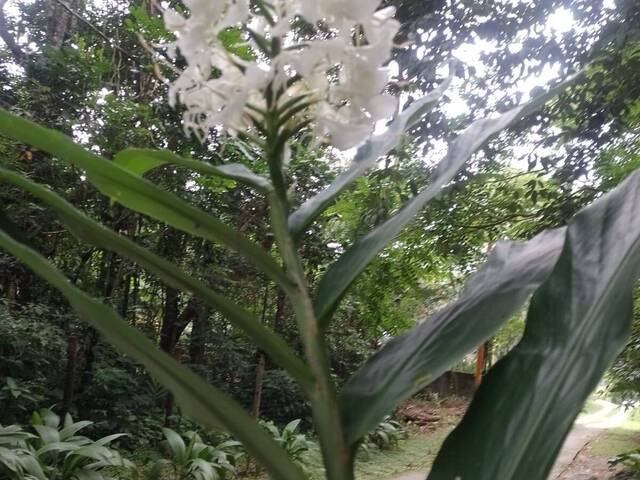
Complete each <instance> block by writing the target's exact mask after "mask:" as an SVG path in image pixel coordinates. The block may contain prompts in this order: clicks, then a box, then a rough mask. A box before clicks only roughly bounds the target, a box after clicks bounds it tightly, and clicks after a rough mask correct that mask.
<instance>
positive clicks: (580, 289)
mask: <svg viewBox="0 0 640 480" xmlns="http://www.w3.org/2000/svg"><path fill="white" fill-rule="evenodd" d="M638 208H640V172H635V173H634V174H633V175H632V176H631V177H630V178H629V179H628V180H627V181H626V182H625V183H623V184H622V185H621V186H620V187H618V188H617V189H616V190H614V191H613V192H611V193H609V194H607V195H605V196H604V197H601V198H600V199H599V200H597V201H596V202H595V203H594V204H592V205H591V206H590V207H587V208H586V209H584V210H582V211H581V212H579V213H578V214H577V215H576V216H575V217H574V219H573V220H572V221H571V222H570V225H569V229H568V231H567V241H566V243H565V246H564V249H563V251H562V254H561V256H560V259H559V261H558V263H557V265H556V267H555V268H554V271H553V272H552V274H551V275H550V276H549V278H548V279H547V280H546V281H545V282H544V284H543V285H542V286H541V287H540V288H539V289H538V291H537V292H536V293H535V295H534V296H533V299H532V301H531V307H530V309H529V315H528V318H527V327H526V330H525V334H524V336H523V339H522V341H521V342H520V344H519V345H518V346H517V347H516V348H515V349H514V350H512V351H511V352H510V353H509V354H508V355H507V356H506V357H505V358H503V359H502V360H501V361H500V362H498V364H496V366H495V367H494V368H493V369H491V371H490V372H489V374H488V375H487V376H486V377H485V380H484V382H483V384H482V385H481V387H480V389H479V390H478V393H477V394H476V397H475V398H474V401H473V402H472V405H471V407H470V408H469V411H468V412H467V415H465V417H464V418H463V420H462V422H461V423H460V425H459V426H458V427H457V428H456V429H455V430H454V431H453V432H452V434H451V435H450V436H449V437H448V438H447V440H446V441H445V444H444V445H443V447H442V450H441V451H440V453H439V455H438V457H437V458H436V462H435V464H434V467H433V470H432V472H431V474H430V475H429V479H430V480H440V479H442V480H444V479H450V478H453V477H456V476H460V477H462V478H470V477H469V475H471V472H473V473H472V477H473V478H474V479H478V480H488V479H495V478H505V479H512V478H513V479H515V478H528V479H531V480H544V479H546V478H547V475H548V473H549V471H550V470H551V468H552V466H553V463H554V460H555V457H556V455H557V453H558V451H559V450H560V447H561V446H562V442H563V441H564V438H565V436H566V434H567V433H568V431H569V429H570V428H571V424H572V423H573V421H574V419H575V417H576V416H577V415H578V413H579V411H580V409H581V407H582V405H583V404H584V402H585V401H586V399H587V397H588V395H589V394H590V393H591V391H592V390H593V389H594V388H595V387H596V386H597V384H598V382H599V380H600V378H601V377H602V375H603V374H604V372H605V370H606V368H607V367H608V365H609V364H610V363H611V362H612V361H613V360H614V359H615V357H616V356H617V354H618V353H619V352H620V351H621V350H622V348H623V347H624V345H625V343H626V341H627V339H628V336H629V333H630V327H631V320H632V306H633V289H634V286H635V281H636V280H637V278H638V275H639V274H640V222H639V221H638V217H637V211H638ZM523 375H524V376H526V377H527V378H526V381H522V377H523ZM489 419H491V421H489ZM481 438H482V441H480V439H481ZM487 445H491V448H492V449H494V451H500V452H501V455H489V456H487V455H486V454H487V451H486V448H487V447H486V446H487ZM462 450H464V452H465V455H464V459H463V461H458V462H455V463H456V464H455V465H454V462H451V461H450V460H451V458H453V456H454V455H456V454H459V453H460V452H461V451H462ZM457 458H459V459H461V458H462V457H457Z"/></svg>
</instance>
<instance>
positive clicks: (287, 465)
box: [0, 231, 304, 480]
mask: <svg viewBox="0 0 640 480" xmlns="http://www.w3.org/2000/svg"><path fill="white" fill-rule="evenodd" d="M0 246H1V247H2V248H4V249H5V250H6V251H8V252H9V253H11V254H12V255H13V256H15V257H17V258H18V259H19V260H21V261H22V262H23V263H25V264H26V265H27V266H29V267H30V268H31V269H32V270H33V271H35V272H36V273H37V274H38V275H39V276H40V277H42V278H43V279H44V280H46V281H47V282H49V283H50V284H51V285H53V286H54V287H55V288H57V289H58V290H59V291H60V292H61V293H62V294H63V295H64V296H65V297H66V298H67V300H68V301H69V302H70V303H71V305H72V306H73V308H74V310H75V311H76V312H77V313H78V315H79V316H80V317H81V318H82V319H83V320H84V321H85V322H87V323H88V324H90V325H91V326H93V327H94V328H96V329H97V330H98V331H99V332H100V333H101V334H102V335H103V336H104V337H105V339H106V340H107V341H108V342H109V343H111V344H112V345H113V346H114V347H116V348H117V349H119V350H120V351H121V352H122V353H124V354H126V355H129V356H130V357H131V358H132V359H134V360H136V361H137V362H140V363H141V364H142V365H144V367H145V368H146V369H147V371H148V372H149V373H150V374H151V375H152V376H153V377H154V378H156V379H157V380H158V381H159V382H160V383H161V384H163V385H164V386H165V387H167V388H168V389H169V390H171V392H172V393H173V394H174V395H175V397H176V400H177V401H178V403H179V404H180V406H181V408H182V410H183V411H184V413H185V414H187V415H188V416H190V417H191V418H193V419H194V420H195V421H197V422H199V423H200V424H201V425H202V426H203V427H205V428H219V427H222V428H224V429H225V430H227V431H228V432H230V433H231V434H232V435H234V436H235V437H236V438H237V439H238V440H240V441H241V442H242V443H243V444H244V446H245V447H246V449H247V451H248V452H250V453H251V455H253V456H254V457H255V458H256V459H257V460H258V461H259V462H260V463H261V464H262V465H263V466H264V467H265V468H266V469H267V471H269V472H270V474H272V475H273V476H274V477H275V478H278V479H282V480H302V479H303V478H304V475H303V473H302V472H301V470H300V469H299V467H297V466H296V465H295V464H294V463H293V462H292V461H291V460H290V459H289V457H288V456H287V454H286V452H285V451H284V450H283V449H282V448H281V447H280V446H279V445H278V444H277V443H275V442H274V441H273V440H272V439H271V438H270V437H269V435H268V434H267V433H266V432H264V430H263V429H262V428H261V427H260V426H259V425H258V424H257V423H256V422H255V421H254V420H253V418H251V416H249V415H248V414H247V413H246V412H245V411H244V409H242V407H240V406H239V405H238V404H237V403H235V402H234V401H233V400H231V399H230V398H229V397H227V396H226V395H225V394H224V393H222V392H220V391H219V390H217V389H216V388H214V387H212V386H211V385H209V384H208V383H206V382H205V381H203V380H202V379H201V378H200V377H199V376H197V375H196V374H195V373H193V372H192V371H191V370H189V369H188V368H187V367H185V366H184V365H181V364H180V363H178V362H177V361H176V360H174V359H173V358H171V357H170V356H169V355H167V354H166V353H165V352H162V351H161V350H159V349H158V348H157V347H156V346H155V345H154V344H153V343H152V342H151V341H150V340H149V339H148V338H147V337H145V336H144V335H143V334H142V333H140V332H139V331H138V330H136V329H135V328H133V327H131V326H129V325H128V324H127V323H126V322H125V321H123V320H122V319H121V318H120V317H119V316H118V315H117V314H116V313H115V312H114V311H113V310H112V309H110V308H109V307H107V306H106V305H104V304H103V303H101V302H99V301H98V300H96V299H94V298H91V297H89V296H88V295H86V294H85V293H84V292H82V291H81V290H79V289H78V288H77V287H75V286H74V285H73V284H72V283H71V282H70V281H69V280H68V279H67V278H66V277H65V276H64V275H62V274H61V273H60V272H59V271H58V270H56V269H55V267H53V266H52V265H51V264H50V263H49V262H48V261H47V260H46V259H45V258H43V257H42V256H41V255H40V254H38V253H37V252H35V251H33V250H32V249H30V248H28V247H26V246H24V245H22V244H20V243H18V242H16V241H15V240H14V239H12V238H11V237H9V236H8V235H7V234H6V233H5V232H3V231H0Z"/></svg>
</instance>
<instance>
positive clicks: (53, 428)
mask: <svg viewBox="0 0 640 480" xmlns="http://www.w3.org/2000/svg"><path fill="white" fill-rule="evenodd" d="M91 424H92V422H89V421H81V422H74V421H73V418H72V417H71V415H69V414H67V415H66V416H65V419H64V423H61V421H60V417H59V416H58V415H56V414H55V413H54V412H52V411H51V410H47V409H43V410H40V411H39V412H34V414H33V417H32V428H33V430H34V432H35V434H31V433H28V432H25V431H24V430H23V429H22V427H20V426H18V425H10V426H8V427H0V472H2V473H4V474H5V477H3V478H8V479H9V480H87V479H91V480H109V479H111V478H112V477H111V476H109V475H108V474H107V470H108V469H109V468H110V467H118V469H119V470H121V471H126V472H128V473H135V467H134V465H133V464H132V463H131V462H129V461H128V460H126V459H124V458H122V456H121V455H120V454H119V453H118V452H117V451H116V450H114V449H112V448H110V447H109V446H108V445H109V444H110V443H112V442H113V441H114V440H116V439H118V438H120V437H122V436H123V435H124V434H120V433H118V434H114V435H109V436H107V437H103V438H101V439H99V440H96V441H93V440H91V439H90V438H88V437H85V436H82V435H78V432H79V431H80V430H82V429H84V428H86V427H88V426H89V425H91Z"/></svg>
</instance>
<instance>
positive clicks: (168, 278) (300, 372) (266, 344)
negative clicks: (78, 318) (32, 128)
mask: <svg viewBox="0 0 640 480" xmlns="http://www.w3.org/2000/svg"><path fill="white" fill-rule="evenodd" d="M0 178H2V179H4V180H6V181H8V182H11V183H12V184H14V185H16V186H17V187H19V188H21V189H23V190H26V191H28V192H29V193H31V194H32V195H34V196H35V197H37V198H39V199H40V200H42V201H43V202H44V203H46V204H47V205H48V206H49V207H51V208H52V209H53V210H54V211H55V212H56V213H57V214H58V215H59V216H60V218H61V220H62V221H63V222H64V223H65V225H67V227H68V228H69V230H71V232H72V233H73V234H74V235H75V236H76V237H78V238H80V239H82V240H84V241H86V242H88V243H91V244H92V245H95V246H98V247H101V248H105V249H107V250H113V251H115V252H117V253H119V254H121V255H123V256H124V257H127V258H129V259H131V260H133V261H135V262H137V263H138V264H140V265H142V266H144V267H145V268H148V269H149V270H150V271H152V272H154V273H155V274H157V275H158V276H159V277H160V278H162V279H163V280H164V281H165V282H167V283H168V284H169V285H171V286H173V287H175V288H177V289H180V290H186V291H190V292H192V293H193V294H195V295H196V296H198V298H200V299H202V300H203V301H204V302H206V303H207V304H208V305H209V306H211V307H212V308H214V309H216V310H217V311H219V312H221V313H222V314H223V315H225V316H226V317H227V318H228V319H229V320H230V321H231V322H232V323H233V324H234V325H235V326H237V327H238V328H240V329H242V330H243V331H244V332H245V333H246V334H247V335H248V336H249V337H250V338H251V339H252V340H253V342H254V343H255V344H256V345H257V346H258V347H260V348H261V349H262V350H264V351H265V352H266V353H267V354H268V355H269V356H270V357H271V358H272V359H273V360H274V361H275V362H276V363H278V365H280V366H281V367H282V368H284V369H286V370H287V371H288V372H289V373H290V374H291V375H292V376H293V377H294V378H295V379H297V380H298V381H299V382H300V383H301V384H302V385H303V386H304V387H306V386H308V385H309V384H310V383H311V382H312V378H311V374H310V372H309V369H308V368H307V367H306V365H305V364H304V363H303V362H302V361H301V360H300V359H299V358H298V357H297V356H296V354H295V353H294V352H293V351H292V350H291V348H289V346H288V345H287V344H286V342H285V341H284V340H282V338H281V337H279V336H278V335H276V334H275V333H274V332H273V331H272V330H270V329H269V328H267V327H266V326H264V325H263V324H261V323H260V322H259V321H258V320H257V319H256V318H255V317H253V316H252V315H251V314H249V313H248V312H247V311H246V310H244V309H242V308H240V307H239V306H237V305H236V304H235V303H233V302H232V301H231V300H229V299H228V298H226V297H225V296H223V295H220V294H218V293H216V292H214V291H213V290H211V289H209V288H207V287H206V286H205V285H204V284H203V283H202V282H201V281H199V280H198V279H197V278H194V277H193V276H190V275H187V274H186V273H185V272H183V271H182V270H181V269H180V268H178V267H177V266H176V265H174V264H173V263H171V262H169V261H167V260H165V259H163V258H161V257H159V256H157V255H155V254H153V253H152V252H150V251H149V250H147V249H145V248H142V247H140V246H139V245H138V244H136V243H135V242H133V241H131V240H129V239H128V238H125V237H123V236H120V235H118V234H116V233H115V232H113V231H112V230H109V229H108V228H106V227H104V226H103V225H101V224H100V223H98V222H96V221H95V220H93V219H92V218H90V217H88V216H86V215H85V214H83V213H82V212H80V211H79V210H77V209H76V208H75V207H74V206H73V205H71V204H70V203H68V202H67V201H66V200H64V199H63V198H61V197H60V196H58V195H57V194H55V193H54V192H52V191H51V190H49V189H47V188H45V187H43V186H41V185H38V184H37V183H35V182H33V181H31V180H29V179H27V178H25V177H23V176H21V175H20V174H18V173H16V172H12V171H10V170H7V169H4V168H2V167H0Z"/></svg>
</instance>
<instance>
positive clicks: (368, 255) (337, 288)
mask: <svg viewBox="0 0 640 480" xmlns="http://www.w3.org/2000/svg"><path fill="white" fill-rule="evenodd" d="M575 78H576V77H571V78H570V79H568V80H566V81H564V82H562V83H561V84H559V85H558V86H557V87H555V88H553V89H551V90H550V91H549V92H547V93H546V94H543V95H540V96H539V97H536V98H535V99H534V100H532V101H531V102H529V103H526V104H524V105H521V106H519V107H516V108H514V109H512V110H509V111H508V112H506V113H504V114H502V115H500V116H499V117H497V118H485V119H482V120H479V121H476V122H474V123H473V124H471V125H470V126H469V127H468V128H467V129H466V130H465V131H464V132H463V133H461V134H460V136H459V137H458V138H457V139H456V140H455V141H454V142H453V143H452V145H451V147H450V148H449V152H448V153H447V156H446V157H445V158H444V159H443V160H442V161H441V162H440V163H439V164H438V166H437V168H436V172H435V176H434V179H433V181H432V183H431V184H430V185H429V186H427V187H426V188H425V189H424V190H422V191H421V192H420V193H419V194H418V195H416V196H415V197H413V198H412V199H411V200H410V201H409V202H407V203H406V204H405V205H404V206H403V207H402V208H401V209H400V211H398V213H396V214H395V215H394V216H392V217H391V218H389V219H388V220H387V221H386V222H384V223H383V224H381V225H379V226H378V227H376V228H374V229H373V230H372V231H371V232H369V233H368V234H367V235H365V236H364V237H362V238H360V239H359V240H357V241H356V242H355V243H354V244H353V245H352V246H351V247H350V248H349V249H348V250H347V251H346V252H345V253H344V254H343V255H342V256H341V257H340V258H339V259H338V260H337V261H336V262H334V263H333V264H332V265H331V266H330V267H329V269H328V270H327V272H326V273H325V274H324V276H323V277H322V279H321V280H320V283H319V285H318V289H317V292H316V296H315V303H314V305H315V310H316V315H317V317H318V319H319V320H320V323H321V325H323V326H324V327H326V326H327V324H328V323H329V320H330V317H331V314H332V313H333V312H334V310H335V308H336V307H337V305H338V303H339V301H340V300H341V299H342V297H343V296H344V295H345V293H346V291H347V289H348V288H349V287H350V286H351V284H352V283H353V282H354V281H355V279H356V278H357V277H358V276H359V275H360V274H361V273H362V272H363V271H364V269H365V268H366V267H367V265H369V263H370V262H371V261H372V260H373V259H374V258H375V257H376V256H377V255H378V253H380V252H381V251H382V250H383V249H384V248H385V247H386V246H387V245H388V244H389V242H391V241H392V240H393V239H394V238H395V237H396V236H397V235H398V234H399V233H400V232H401V231H402V230H403V229H404V227H405V226H407V225H408V224H409V223H410V222H411V221H412V220H413V219H414V218H415V216H416V215H418V213H420V211H421V210H422V209H423V208H424V207H425V205H427V203H429V202H430V201H431V200H432V199H434V198H435V197H436V196H437V195H438V194H439V193H440V191H441V189H442V188H443V187H444V186H445V185H446V184H448V183H449V182H450V181H452V180H453V179H454V178H455V176H456V174H457V173H458V171H459V170H460V169H461V168H462V167H463V166H464V164H465V163H466V162H467V160H468V159H469V158H470V157H471V156H472V155H473V153H475V152H476V151H477V150H478V149H479V148H480V147H481V146H482V145H484V144H485V143H486V142H487V141H489V139H491V138H492V137H493V136H495V135H496V134H498V133H500V132H501V131H503V130H504V129H505V128H508V127H509V126H511V125H512V124H514V123H516V122H517V121H519V120H520V119H522V118H523V117H525V116H526V115H528V114H531V113H533V112H534V111H535V110H536V109H537V108H538V107H539V106H541V105H542V104H544V103H545V102H546V101H547V100H549V99H550V98H552V97H553V96H555V95H556V94H557V93H558V92H559V91H561V90H562V89H564V88H565V87H566V86H567V85H568V84H569V83H571V82H573V81H574V80H575Z"/></svg>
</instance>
